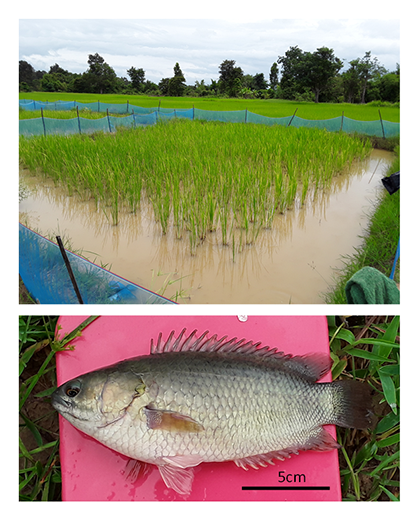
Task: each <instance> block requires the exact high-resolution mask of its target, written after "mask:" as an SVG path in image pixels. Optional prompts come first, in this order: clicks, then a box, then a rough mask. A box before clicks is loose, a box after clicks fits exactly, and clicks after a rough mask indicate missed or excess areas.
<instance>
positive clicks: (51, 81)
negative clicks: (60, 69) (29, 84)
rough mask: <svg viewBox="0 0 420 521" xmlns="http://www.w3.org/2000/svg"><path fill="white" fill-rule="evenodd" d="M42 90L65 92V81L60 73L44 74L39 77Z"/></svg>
mask: <svg viewBox="0 0 420 521" xmlns="http://www.w3.org/2000/svg"><path fill="white" fill-rule="evenodd" d="M41 89H42V90H43V91H44V92H67V83H66V81H65V79H64V78H63V75H62V74H60V73H52V74H49V73H48V74H44V76H43V77H42V79H41Z"/></svg>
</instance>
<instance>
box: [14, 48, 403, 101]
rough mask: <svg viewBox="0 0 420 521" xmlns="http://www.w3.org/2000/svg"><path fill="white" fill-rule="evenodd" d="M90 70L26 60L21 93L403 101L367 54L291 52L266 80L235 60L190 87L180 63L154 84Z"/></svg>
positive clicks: (141, 76) (131, 73)
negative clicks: (45, 67) (38, 65)
mask: <svg viewBox="0 0 420 521" xmlns="http://www.w3.org/2000/svg"><path fill="white" fill-rule="evenodd" d="M87 63H88V69H87V70H86V71H85V72H83V73H81V74H78V73H72V72H69V71H66V70H64V69H62V68H61V67H60V66H59V65H58V64H57V63H56V64H54V65H52V66H51V67H50V70H49V71H48V72H46V71H36V70H35V69H34V68H33V67H32V65H31V64H30V63H28V62H26V61H23V60H21V61H19V90H20V91H21V92H31V91H41V92H77V93H98V94H105V93H120V94H147V95H150V96H200V97H203V96H212V97H238V98H261V99H269V98H277V99H286V100H294V101H315V102H317V103H318V102H330V103H331V102H333V103H340V102H347V103H367V102H370V101H383V102H390V103H397V102H399V101H400V68H399V64H396V70H395V71H392V72H390V71H387V70H386V69H385V67H383V66H382V65H381V64H380V63H379V62H378V59H377V58H375V57H372V55H371V52H370V51H367V52H366V53H365V55H364V56H363V57H362V58H356V59H354V60H351V61H350V62H349V67H348V68H347V69H346V70H345V71H343V72H340V71H341V70H342V69H343V67H344V64H343V62H342V60H340V59H339V58H338V57H336V56H335V55H334V50H333V49H329V48H327V47H320V48H318V49H317V50H316V51H314V52H312V53H311V52H306V51H302V49H300V48H299V47H298V46H294V47H290V48H289V50H288V51H286V52H285V54H284V56H279V57H278V59H277V61H275V62H274V63H273V64H272V66H271V69H270V72H269V76H268V80H266V79H265V77H264V73H262V72H261V73H257V74H255V75H251V74H245V73H244V71H243V70H242V68H241V67H238V66H237V65H236V62H235V60H224V61H223V62H222V63H221V64H220V65H219V78H218V80H211V81H210V83H207V84H206V83H205V82H204V80H201V81H196V82H195V84H194V85H187V84H186V82H185V77H184V74H183V72H182V70H181V67H180V65H179V63H176V64H175V66H174V68H173V76H171V77H170V78H162V79H161V81H160V82H159V83H158V84H156V83H154V82H152V81H150V80H147V79H146V72H145V70H144V69H142V68H136V67H130V69H128V70H127V75H128V78H129V79H128V78H125V77H118V76H117V74H116V73H115V71H114V69H113V68H112V67H111V66H110V65H108V64H107V63H106V62H105V60H104V58H102V56H100V55H99V54H98V53H96V54H89V55H88V60H87Z"/></svg>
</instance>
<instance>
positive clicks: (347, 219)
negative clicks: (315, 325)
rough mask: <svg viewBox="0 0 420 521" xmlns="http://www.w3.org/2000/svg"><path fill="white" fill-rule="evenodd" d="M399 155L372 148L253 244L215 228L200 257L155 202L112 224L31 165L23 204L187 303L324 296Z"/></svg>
mask: <svg viewBox="0 0 420 521" xmlns="http://www.w3.org/2000/svg"><path fill="white" fill-rule="evenodd" d="M391 159H392V154H391V153H389V152H384V151H377V150H375V151H373V152H372V154H371V156H370V158H369V159H367V160H365V161H362V162H360V163H359V164H358V165H356V166H355V167H354V168H353V169H352V171H351V172H350V173H346V174H343V175H340V176H338V177H336V178H335V179H334V180H333V182H332V185H331V188H330V189H329V190H328V191H322V192H321V191H318V193H317V194H316V196H315V197H311V198H310V199H311V200H309V201H307V202H306V203H305V205H303V206H300V205H297V206H296V208H294V209H292V210H289V211H287V212H286V213H285V214H283V215H276V216H275V218H274V222H273V226H272V228H271V229H270V230H265V229H263V230H261V231H260V234H259V236H258V239H257V242H256V244H254V245H249V246H245V245H241V244H240V237H239V236H238V235H237V236H236V239H235V244H236V245H235V248H233V246H232V244H230V245H229V246H221V245H220V244H221V241H220V240H219V237H218V236H217V235H215V234H208V235H207V238H206V240H205V241H204V242H203V243H202V244H201V245H199V246H198V248H197V252H196V254H195V255H191V253H190V245H189V241H188V238H183V239H177V238H176V237H175V233H174V231H173V230H169V232H168V234H167V235H165V236H162V234H161V231H160V228H159V226H158V225H157V224H156V223H155V222H154V220H153V217H152V212H151V209H150V208H148V207H147V205H143V208H142V210H141V211H140V212H138V213H137V214H136V215H134V214H132V213H123V212H121V213H120V223H119V224H118V226H113V225H112V224H111V222H110V221H108V220H107V217H106V215H105V213H104V211H103V210H102V209H98V208H97V207H96V206H95V203H94V202H93V200H89V201H81V200H80V198H79V197H78V196H68V195H66V192H65V191H64V190H63V189H61V188H57V187H54V185H53V184H52V183H49V182H45V181H44V180H42V181H41V180H40V179H39V178H36V177H33V176H32V175H31V174H30V173H29V172H27V171H22V172H21V179H22V182H23V183H24V184H25V185H26V186H27V187H28V189H29V191H30V195H29V197H27V198H26V199H24V200H23V201H22V202H21V203H20V221H21V222H22V223H23V224H26V225H27V226H29V227H30V228H32V229H34V230H36V231H38V232H39V233H41V234H43V235H48V234H50V235H51V236H55V235H57V234H60V235H61V236H65V237H68V238H69V239H70V240H71V244H72V247H73V248H74V249H75V250H83V252H84V255H85V256H87V257H88V258H89V259H90V260H92V261H94V262H96V263H97V264H101V263H102V264H103V265H107V267H108V269H110V270H111V271H113V272H114V273H117V274H118V275H120V276H122V277H124V278H126V279H128V280H131V281H132V282H134V283H136V284H140V285H141V286H144V287H146V288H148V289H151V290H153V291H155V292H158V293H161V294H162V293H163V292H164V295H165V296H166V297H168V298H175V297H176V295H177V294H178V295H179V294H180V295H181V296H180V297H178V302H180V303H190V304H202V303H209V304H234V303H249V304H271V303H285V304H287V303H292V304H296V303H298V304H312V303H322V302H323V298H322V293H324V292H326V291H327V290H328V288H329V286H330V285H331V284H332V283H333V273H334V270H335V269H337V268H340V266H342V263H341V260H340V257H341V256H344V255H347V254H352V253H353V249H354V247H357V246H359V245H360V244H361V238H360V235H361V234H362V233H363V230H364V229H365V228H366V226H367V220H368V217H367V215H368V213H369V212H370V210H371V208H372V204H373V202H374V201H375V199H376V191H377V190H383V188H382V184H381V182H380V179H381V177H383V176H384V174H385V172H386V170H387V168H388V166H389V163H390V162H391ZM88 252H92V253H88ZM177 279H181V280H178V281H177V282H174V283H171V284H167V283H168V282H169V281H171V282H172V281H174V280H177Z"/></svg>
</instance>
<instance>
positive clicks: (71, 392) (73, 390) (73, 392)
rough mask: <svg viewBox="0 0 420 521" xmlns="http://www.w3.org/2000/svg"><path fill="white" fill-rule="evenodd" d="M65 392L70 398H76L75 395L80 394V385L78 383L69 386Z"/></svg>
mask: <svg viewBox="0 0 420 521" xmlns="http://www.w3.org/2000/svg"><path fill="white" fill-rule="evenodd" d="M65 392H66V395H67V396H68V397H69V398H74V397H75V396H77V395H78V394H79V392H80V387H78V386H77V385H73V386H71V387H67V389H66V391H65Z"/></svg>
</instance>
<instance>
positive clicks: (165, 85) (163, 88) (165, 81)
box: [159, 78, 170, 96]
mask: <svg viewBox="0 0 420 521" xmlns="http://www.w3.org/2000/svg"><path fill="white" fill-rule="evenodd" d="M169 81H170V78H162V79H161V80H160V82H159V90H160V92H161V94H162V96H167V95H168V90H169Z"/></svg>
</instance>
